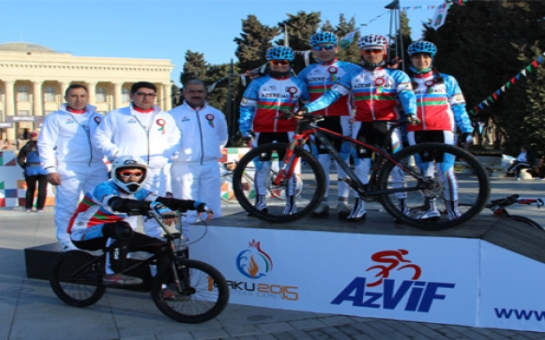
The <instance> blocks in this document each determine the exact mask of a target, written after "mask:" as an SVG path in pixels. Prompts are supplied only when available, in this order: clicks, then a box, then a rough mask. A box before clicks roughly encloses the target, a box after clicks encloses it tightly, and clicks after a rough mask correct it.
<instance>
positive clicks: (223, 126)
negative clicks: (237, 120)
mask: <svg viewBox="0 0 545 340" xmlns="http://www.w3.org/2000/svg"><path fill="white" fill-rule="evenodd" d="M169 112H170V114H171V115H172V116H173V117H174V120H175V121H176V125H178V128H179V129H180V131H181V133H182V142H181V144H180V149H179V154H178V155H177V156H176V157H175V158H174V160H173V161H174V162H201V163H202V162H204V161H210V160H215V161H217V160H218V159H219V158H221V148H222V147H223V146H224V145H225V144H226V143H227V139H228V132H227V121H226V120H225V115H224V114H223V112H221V111H220V110H217V109H215V108H213V107H212V106H209V105H208V104H207V103H205V104H204V105H203V106H202V107H200V108H198V109H193V108H192V107H191V106H189V105H188V104H187V103H186V102H184V103H183V104H182V105H180V106H178V107H176V108H174V109H172V110H170V111H169Z"/></svg>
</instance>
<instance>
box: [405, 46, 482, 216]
mask: <svg viewBox="0 0 545 340" xmlns="http://www.w3.org/2000/svg"><path fill="white" fill-rule="evenodd" d="M408 52H409V56H410V57H411V63H412V66H411V68H410V72H409V75H410V76H411V80H412V85H413V88H414V90H415V93H416V104H417V117H418V119H419V120H420V121H421V122H422V123H421V124H419V125H410V126H408V127H407V131H408V139H409V144H410V145H415V144H421V143H429V142H437V143H446V144H450V145H454V144H455V141H456V138H455V132H456V128H457V127H458V129H460V131H461V132H462V142H463V143H470V142H471V141H472V140H473V136H472V135H473V127H472V125H471V121H470V120H469V116H468V114H467V111H466V102H465V99H464V96H463V94H462V90H461V89H460V86H458V82H457V81H456V79H454V77H453V76H450V75H448V74H444V73H440V72H439V71H438V70H437V69H436V68H435V67H434V66H433V59H434V57H435V54H436V53H437V48H436V46H435V45H434V44H433V43H431V42H429V41H416V42H413V43H412V44H410V45H409V48H408ZM448 156H449V155H448V154H447V155H444V156H443V158H441V159H431V158H424V157H423V156H422V158H421V159H419V160H417V161H419V164H418V166H419V168H420V169H421V171H422V172H423V173H424V174H426V175H427V176H430V177H431V176H433V174H434V164H435V165H436V166H435V168H437V172H438V173H439V174H440V176H441V181H442V182H443V187H444V197H445V201H446V205H447V212H448V218H449V219H454V218H457V217H458V216H460V211H459V210H458V186H457V183H456V176H455V175H454V161H455V160H454V159H453V158H452V157H450V158H449V157H448ZM450 156H452V155H450ZM426 206H428V207H429V209H428V210H427V211H426V212H424V213H423V214H421V215H420V216H419V218H420V219H423V220H433V219H438V218H439V217H440V213H439V211H438V210H437V207H436V202H435V198H431V199H426Z"/></svg>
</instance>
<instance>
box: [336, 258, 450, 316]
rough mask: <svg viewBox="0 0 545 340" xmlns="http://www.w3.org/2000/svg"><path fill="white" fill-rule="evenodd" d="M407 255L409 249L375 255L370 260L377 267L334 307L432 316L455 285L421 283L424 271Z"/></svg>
mask: <svg viewBox="0 0 545 340" xmlns="http://www.w3.org/2000/svg"><path fill="white" fill-rule="evenodd" d="M408 255H409V252H408V251H407V250H406V249H398V250H383V251H379V252H376V253H374V254H373V255H371V260H372V261H374V262H375V264H373V265H371V266H369V267H367V269H366V270H365V272H366V273H368V274H369V275H365V276H361V277H360V276H358V277H356V278H354V279H353V280H352V281H351V282H350V283H348V285H346V287H345V288H344V289H343V290H342V291H341V292H340V293H339V294H338V295H337V296H336V297H335V298H334V299H333V301H331V304H333V305H340V304H341V303H348V304H352V306H354V307H366V308H381V309H395V310H404V311H408V312H424V313H427V312H429V311H430V309H431V307H432V304H433V302H434V301H435V300H444V299H446V297H447V295H446V293H447V292H448V291H446V290H445V289H453V288H454V286H455V284H454V283H444V282H429V281H423V280H421V279H420V278H421V276H422V269H421V267H420V266H419V265H418V264H415V263H413V262H412V261H411V260H410V259H409V256H408Z"/></svg>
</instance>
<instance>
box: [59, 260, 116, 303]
mask: <svg viewBox="0 0 545 340" xmlns="http://www.w3.org/2000/svg"><path fill="white" fill-rule="evenodd" d="M92 260H93V255H91V254H89V253H86V252H83V251H79V250H72V251H68V252H66V253H62V254H60V255H59V256H57V258H56V259H55V260H54V261H53V263H52V264H51V267H50V268H49V283H50V284H51V288H52V289H53V292H55V294H56V295H57V296H58V297H59V299H61V300H62V301H64V302H65V303H66V304H68V305H70V306H76V307H86V306H90V305H92V304H94V303H96V302H97V301H98V300H100V299H101V298H102V296H103V295H104V292H105V291H106V287H105V286H104V285H103V284H102V270H101V269H99V268H98V267H99V263H98V262H94V263H92V262H91V261H92Z"/></svg>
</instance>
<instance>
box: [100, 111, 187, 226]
mask: <svg viewBox="0 0 545 340" xmlns="http://www.w3.org/2000/svg"><path fill="white" fill-rule="evenodd" d="M93 142H94V143H95V144H96V145H97V147H98V148H99V149H101V150H102V151H103V152H104V154H105V155H106V157H108V159H109V160H110V161H113V160H115V159H116V157H119V156H132V157H134V158H137V159H140V160H142V161H143V162H145V163H146V164H147V165H148V167H149V169H148V174H147V177H146V182H144V184H143V185H142V187H143V188H145V189H147V190H150V191H152V192H154V193H155V194H157V195H160V196H164V195H165V194H166V192H167V191H172V189H171V186H170V161H171V159H172V157H173V156H174V153H175V152H176V151H177V150H178V147H179V145H178V144H179V143H180V130H178V128H177V127H176V123H175V122H174V119H173V118H172V116H171V115H170V114H169V113H168V112H165V111H162V110H161V109H160V108H159V106H157V105H154V106H153V111H152V112H150V113H141V112H138V111H136V110H134V108H133V106H132V104H131V105H129V106H127V107H124V108H120V109H117V110H114V111H111V112H109V113H108V114H107V115H106V116H105V117H104V120H103V122H102V123H101V124H100V126H99V127H98V129H97V132H96V134H95V135H94V140H93ZM143 224H144V232H145V233H146V234H147V235H149V236H151V237H159V236H161V234H162V229H161V227H159V225H158V224H157V223H156V222H155V221H153V220H148V221H147V222H146V221H144V223H143Z"/></svg>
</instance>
